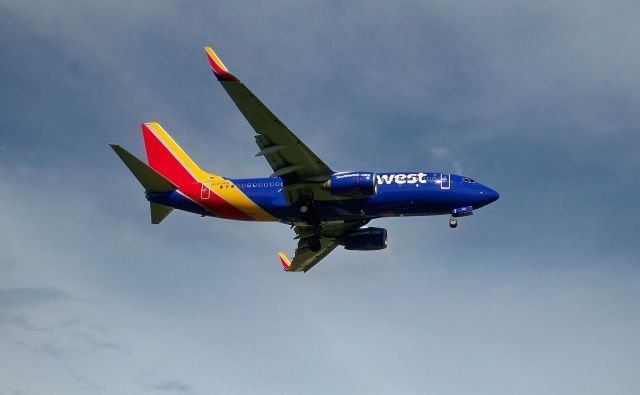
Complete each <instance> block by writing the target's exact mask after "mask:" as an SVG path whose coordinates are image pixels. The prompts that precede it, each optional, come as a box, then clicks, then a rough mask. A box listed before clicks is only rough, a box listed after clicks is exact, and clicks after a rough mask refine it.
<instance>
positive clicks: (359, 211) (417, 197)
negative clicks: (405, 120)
mask: <svg viewBox="0 0 640 395" xmlns="http://www.w3.org/2000/svg"><path fill="white" fill-rule="evenodd" d="M376 177H377V181H378V182H377V190H376V193H375V194H374V195H373V196H369V197H363V198H353V199H349V198H345V199H342V200H324V201H323V200H316V201H314V215H315V218H317V219H318V220H320V221H342V220H344V221H352V220H371V219H374V218H380V217H397V216H420V215H441V214H452V213H454V210H457V209H462V208H465V209H467V210H477V209H479V208H480V207H483V206H486V205H487V204H489V203H492V202H494V201H495V200H497V199H498V197H499V195H498V193H497V192H496V191H494V190H493V189H491V188H489V187H487V186H484V185H482V184H480V183H477V182H475V181H474V180H473V179H470V178H468V177H464V176H459V175H454V174H447V173H435V172H394V173H377V174H376ZM228 180H229V181H230V182H231V183H232V184H233V185H235V187H236V188H238V189H239V190H240V191H242V192H243V193H244V194H245V195H246V196H247V197H248V198H249V199H251V200H252V201H254V202H255V203H256V204H257V205H259V206H260V207H261V208H262V209H264V210H265V211H267V212H268V213H270V214H271V215H272V216H273V217H275V218H277V219H278V220H279V221H282V222H296V221H304V220H305V216H304V215H302V214H301V211H300V205H287V204H286V202H285V198H284V194H283V192H282V188H283V184H282V180H281V179H280V178H247V179H228ZM147 198H148V199H149V200H151V201H156V202H157V203H162V204H165V205H169V206H172V207H175V208H178V209H182V210H185V211H190V212H196V213H198V214H203V215H211V213H208V212H203V211H202V208H201V207H200V206H198V205H196V204H194V203H193V202H192V201H190V200H188V199H187V198H185V197H184V196H183V195H181V194H180V193H179V192H173V193H171V194H169V195H166V194H148V195H147Z"/></svg>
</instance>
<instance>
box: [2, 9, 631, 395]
mask: <svg viewBox="0 0 640 395" xmlns="http://www.w3.org/2000/svg"><path fill="white" fill-rule="evenodd" d="M639 15H640V7H639V6H638V4H637V2H631V1H619V2H615V3H611V2H604V1H599V0H589V1H586V2H580V3H577V2H567V1H565V2H555V1H554V2H551V1H542V2H536V3H531V2H508V1H504V0H490V1H487V2H482V3H477V2H469V1H467V2H462V3H452V2H445V1H426V2H424V1H421V2H415V1H401V2H399V3H389V2H382V1H373V2H370V1H368V2H361V1H354V2H351V1H350V2H328V3H317V2H308V1H301V2H300V1H296V2H291V1H284V0H278V1H275V2H270V3H269V4H267V3H264V2H257V1H254V2H223V3H216V4H212V3H210V2H195V3H190V4H188V5H187V4H174V3H170V2H136V3H134V4H131V3H130V2H120V1H116V2H109V3H101V4H89V3H86V2H78V1H63V2H56V3H55V4H54V3H51V2H40V1H35V2H15V1H8V0H0V51H2V53H3V56H2V57H0V85H1V86H2V87H3V89H2V90H0V106H2V108H3V116H2V117H0V130H1V131H2V134H1V135H2V137H3V138H2V139H0V196H2V198H1V200H2V204H1V205H0V274H1V276H0V328H2V333H1V334H0V355H2V357H0V359H2V358H4V359H2V365H3V366H6V370H5V371H4V372H3V373H4V376H3V377H9V379H8V381H7V382H6V383H5V382H3V383H2V385H4V387H0V388H2V390H1V391H4V392H7V393H11V391H12V390H13V388H20V389H22V390H23V391H24V393H46V392H50V389H51V388H56V390H57V391H58V392H64V393H67V394H84V393H92V394H93V393H100V392H102V393H121V394H127V393H136V394H137V393H140V392H141V391H145V390H146V391H147V392H157V391H173V392H193V391H194V390H193V389H195V388H197V389H198V390H199V391H202V392H207V393H242V394H248V393H274V394H275V393H277V394H287V393H312V394H313V393H318V394H320V393H322V394H324V393H344V392H347V393H381V392H382V393H397V392H401V393H407V394H411V393H424V392H435V393H442V392H444V393H451V394H456V393H469V392H473V393H491V394H501V393H509V394H511V393H536V394H538V393H549V394H556V393H557V394H559V393H567V392H571V393H575V392H580V393H585V394H588V393H594V394H595V393H608V392H612V391H615V392H616V393H620V394H625V393H629V394H631V393H635V390H636V389H637V387H638V384H640V383H639V382H638V377H637V374H636V372H635V370H634V369H633V368H634V367H635V366H637V365H638V363H639V362H640V361H639V359H638V356H639V355H640V349H639V348H638V344H640V342H638V333H640V331H638V328H639V327H640V316H639V315H638V309H637V300H638V298H639V297H640V289H639V288H638V285H637V284H639V281H638V279H639V278H638V277H639V275H640V271H639V270H638V267H637V265H636V264H635V262H636V261H637V256H638V253H640V250H639V247H638V243H637V242H636V239H637V234H638V232H637V229H638V226H639V225H640V220H639V219H638V218H637V217H635V216H633V215H632V214H630V211H629V207H630V206H633V205H632V203H633V197H634V196H637V195H638V193H640V187H639V184H638V182H637V181H636V180H635V174H637V173H638V170H639V169H640V159H639V158H638V156H637V155H636V154H635V153H636V151H637V150H638V148H640V133H638V126H637V125H638V124H640V122H639V121H640V119H638V112H637V111H636V109H637V108H638V104H639V103H640V86H639V85H638V84H639V83H640V82H639V81H638V78H637V70H638V69H639V67H640V52H639V51H638V50H637V49H636V45H635V42H634V40H633V39H632V38H633V37H637V36H638V33H640V32H639V31H638V30H639V29H640V28H639V25H638V24H637V23H636V21H637V20H638V16H639ZM206 44H210V45H213V46H214V48H216V50H217V51H218V52H219V53H220V55H221V56H222V58H223V60H224V61H225V64H226V65H227V66H228V67H229V68H231V69H232V70H233V71H234V72H235V73H236V74H238V75H239V76H240V77H241V78H242V79H243V80H244V81H245V82H246V83H247V84H248V85H249V86H251V88H252V89H253V90H254V91H255V92H256V93H257V94H258V95H259V96H260V97H261V99H262V100H263V101H264V102H265V103H266V104H267V105H268V106H269V107H270V108H272V109H273V110H274V112H276V113H277V114H278V115H279V117H280V118H281V119H282V120H283V121H285V122H286V123H287V124H288V125H289V126H290V127H291V128H292V129H293V130H294V131H295V132H296V133H297V134H298V135H299V136H300V137H301V138H302V139H303V140H304V141H305V143H307V144H308V145H309V146H311V147H312V148H313V149H314V150H315V151H316V152H318V154H319V155H320V156H321V157H323V159H325V160H326V161H327V162H328V163H330V164H331V165H332V166H333V167H335V168H336V169H373V170H383V169H389V170H395V169H423V168H425V169H433V170H450V171H454V170H455V171H456V172H460V173H463V174H468V175H470V176H473V177H474V178H477V179H479V180H481V181H482V182H486V183H487V184H489V185H491V186H493V187H495V188H496V189H497V190H498V191H500V192H501V195H502V197H501V200H500V201H498V202H497V203H496V204H495V205H494V206H491V207H488V208H486V209H483V210H480V211H479V212H478V213H477V215H474V217H472V218H468V219H465V221H463V223H462V224H461V226H460V227H459V229H457V230H456V232H450V231H449V230H448V229H447V228H446V218H444V219H443V218H437V217H436V218H405V219H402V220H386V221H382V220H381V221H378V222H376V224H378V225H380V226H384V227H387V228H388V229H389V234H390V247H389V248H388V249H387V250H385V251H381V252H379V253H374V254H355V253H347V252H345V251H342V250H338V251H336V252H334V253H332V255H331V256H330V257H329V258H328V259H327V260H326V261H324V262H323V263H322V265H319V266H318V267H317V268H316V269H314V271H313V272H310V273H308V274H307V275H305V276H297V277H296V276H293V277H292V276H287V275H285V274H284V273H282V272H281V270H280V269H279V268H278V262H277V257H276V255H275V251H277V250H279V249H285V250H291V249H292V248H293V246H294V243H293V241H292V240H291V236H292V235H291V234H290V232H289V230H288V229H287V228H286V227H284V226H280V225H278V224H247V223H235V222H224V221H216V220H204V219H199V218H197V217H195V216H190V215H187V214H184V213H174V214H172V215H171V216H170V217H169V218H168V219H167V221H166V222H165V223H163V224H162V225H161V226H151V225H149V224H148V213H147V210H148V208H147V203H146V202H145V201H144V199H143V196H142V191H141V190H140V188H139V186H138V185H137V184H136V182H135V181H134V180H133V179H132V178H131V177H130V175H129V174H128V173H127V171H126V170H125V169H124V168H123V166H122V165H121V163H119V162H118V161H117V160H116V158H114V157H113V154H112V152H110V151H109V149H108V147H107V145H106V144H107V143H109V142H119V143H122V144H123V145H125V146H127V147H128V148H130V149H131V150H132V151H134V152H136V153H140V154H142V152H143V151H142V143H141V141H140V134H139V130H138V126H137V125H138V123H139V122H142V121H148V120H157V121H159V122H160V123H161V124H163V126H164V127H165V128H166V129H167V130H169V131H170V132H171V133H172V135H173V136H174V137H175V138H176V140H177V141H178V142H179V143H180V144H181V146H182V147H183V148H185V149H186V150H187V152H189V154H190V155H191V156H192V157H193V158H194V159H195V160H196V161H197V162H198V163H199V164H201V165H202V167H203V168H206V169H208V170H210V171H213V172H216V173H220V174H223V175H228V176H231V177H242V176H255V175H268V173H269V172H268V170H269V169H268V167H267V165H266V164H265V163H264V162H263V161H262V160H259V159H260V158H258V159H248V158H253V154H254V153H255V149H256V147H255V146H254V144H253V142H252V133H253V132H252V131H251V130H250V127H249V126H248V125H247V124H246V122H245V121H244V119H242V116H241V115H240V114H239V112H238V111H237V110H236V109H235V108H234V106H233V104H232V103H231V102H230V100H229V99H228V98H227V97H226V95H225V94H224V92H223V91H222V90H221V89H220V87H219V86H218V85H217V83H216V82H215V80H214V79H213V78H212V76H211V73H210V71H209V70H208V66H207V64H206V61H205V60H204V55H203V53H202V46H203V45H206ZM354 153H357V155H354ZM71 295H72V296H71ZM23 329H29V330H23ZM43 329H46V330H43ZM147 371H154V372H162V373H155V374H154V375H151V376H144V372H147ZM27 376H28V377H29V379H25V377H27ZM141 376H144V379H143V380H142V379H140V377H141ZM175 377H178V378H180V380H175V379H174V378H175ZM283 377H286V379H284V378H283ZM3 380H5V379H3ZM140 382H142V383H143V385H142V386H140V385H139V384H140ZM137 384H138V385H137ZM141 387H142V389H141Z"/></svg>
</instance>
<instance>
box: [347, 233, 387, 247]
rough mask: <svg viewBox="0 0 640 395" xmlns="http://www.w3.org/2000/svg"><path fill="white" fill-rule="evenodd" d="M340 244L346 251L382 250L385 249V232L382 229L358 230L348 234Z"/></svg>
mask: <svg viewBox="0 0 640 395" xmlns="http://www.w3.org/2000/svg"><path fill="white" fill-rule="evenodd" d="M342 244H343V245H344V248H345V249H346V250H356V251H374V250H383V249H385V248H387V230H386V229H384V228H360V229H358V230H356V231H354V232H351V233H349V234H348V235H347V236H346V237H345V238H344V240H343V242H342Z"/></svg>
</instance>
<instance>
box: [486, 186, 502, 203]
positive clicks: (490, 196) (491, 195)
mask: <svg viewBox="0 0 640 395" xmlns="http://www.w3.org/2000/svg"><path fill="white" fill-rule="evenodd" d="M484 196H485V200H486V203H485V204H489V203H493V202H495V201H496V200H498V199H499V198H500V194H499V193H498V192H496V191H494V190H493V189H491V188H486V189H485V191H484Z"/></svg>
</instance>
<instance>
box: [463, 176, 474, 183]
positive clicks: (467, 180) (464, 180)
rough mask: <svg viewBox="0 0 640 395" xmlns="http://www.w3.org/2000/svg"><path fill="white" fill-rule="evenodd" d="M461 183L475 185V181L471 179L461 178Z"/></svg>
mask: <svg viewBox="0 0 640 395" xmlns="http://www.w3.org/2000/svg"><path fill="white" fill-rule="evenodd" d="M462 181H463V182H468V183H469V184H475V183H476V180H474V179H473V178H468V177H465V178H463V179H462Z"/></svg>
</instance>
